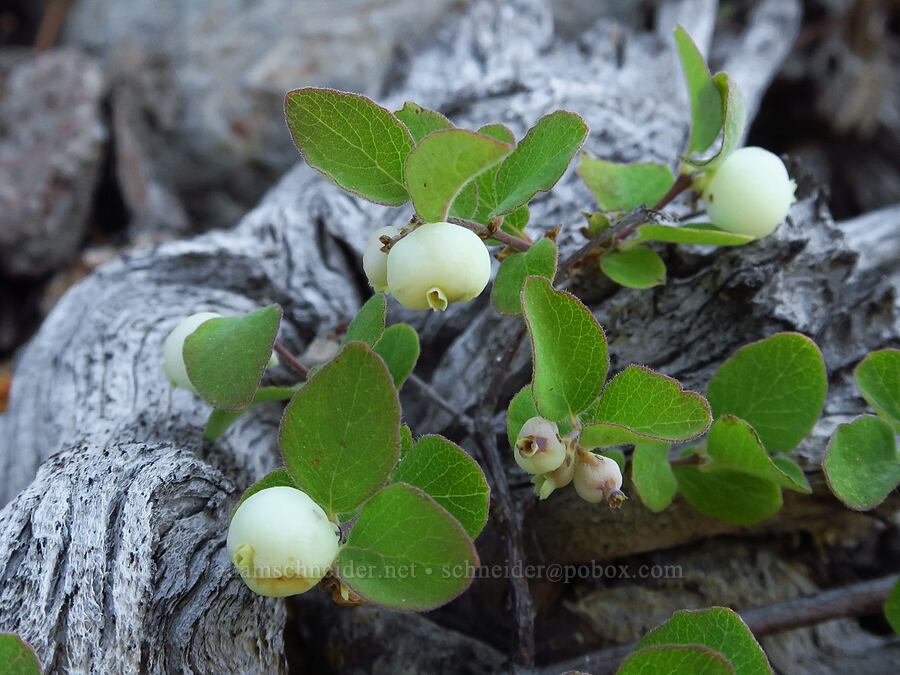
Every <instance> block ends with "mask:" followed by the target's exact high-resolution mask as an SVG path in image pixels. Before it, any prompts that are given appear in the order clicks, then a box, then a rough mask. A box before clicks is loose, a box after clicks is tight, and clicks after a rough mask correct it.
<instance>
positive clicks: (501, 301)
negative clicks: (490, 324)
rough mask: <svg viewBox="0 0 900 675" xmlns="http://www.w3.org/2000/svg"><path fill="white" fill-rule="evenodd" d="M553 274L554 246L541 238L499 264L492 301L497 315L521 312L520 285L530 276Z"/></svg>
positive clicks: (554, 261)
mask: <svg viewBox="0 0 900 675" xmlns="http://www.w3.org/2000/svg"><path fill="white" fill-rule="evenodd" d="M555 274H556V245H555V244H554V243H553V242H552V241H550V240H549V239H541V240H540V241H538V242H537V243H535V244H534V245H533V246H532V247H531V248H529V249H528V250H527V251H525V252H524V253H516V254H513V255H511V256H509V257H508V258H506V259H505V260H504V261H503V262H502V263H500V269H499V270H498V271H497V278H496V279H495V280H494V288H493V289H492V290H491V302H492V304H493V305H494V309H496V310H497V311H498V312H499V313H500V314H506V315H507V316H521V315H522V286H523V284H524V283H525V278H526V277H529V276H540V277H546V278H547V279H553V277H554V275H555Z"/></svg>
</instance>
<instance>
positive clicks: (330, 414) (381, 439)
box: [279, 342, 400, 514]
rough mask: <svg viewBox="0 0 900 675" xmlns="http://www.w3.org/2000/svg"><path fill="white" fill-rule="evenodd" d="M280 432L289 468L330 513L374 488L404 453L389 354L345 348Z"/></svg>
mask: <svg viewBox="0 0 900 675" xmlns="http://www.w3.org/2000/svg"><path fill="white" fill-rule="evenodd" d="M279 439H280V443H281V452H282V454H283V455H284V463H285V466H286V467H287V469H288V471H290V472H291V475H292V476H293V477H294V480H295V481H296V482H297V485H299V486H300V488H301V489H302V490H303V491H304V492H306V493H307V494H308V495H309V496H310V497H311V498H312V499H313V501H315V502H316V503H317V504H319V506H321V507H322V508H323V509H325V512H326V513H328V514H334V513H347V512H349V511H352V510H353V509H354V508H356V507H357V506H358V505H359V504H360V503H362V502H363V501H364V500H365V499H367V498H368V497H370V496H371V495H372V494H374V493H375V492H376V490H378V488H380V487H381V486H382V485H383V484H384V482H385V480H386V479H387V477H388V476H389V475H390V473H391V470H392V469H393V468H394V464H396V462H397V458H398V456H399V452H400V403H399V402H398V400H397V390H396V389H394V383H393V381H392V379H391V375H390V373H389V372H388V369H387V368H386V367H385V365H384V362H383V361H382V360H381V358H379V357H378V356H377V355H375V353H374V352H372V351H371V350H370V349H369V348H368V347H367V346H366V345H364V344H362V343H359V342H351V343H350V344H348V345H347V346H346V347H344V350H343V351H342V352H341V353H340V354H339V355H338V356H337V357H336V358H335V359H334V360H333V361H331V362H330V363H329V364H327V365H326V366H325V367H324V368H322V369H321V370H320V371H319V372H318V373H316V374H315V375H314V376H313V377H312V378H311V379H310V380H309V382H307V384H306V386H304V387H303V389H301V390H300V391H299V392H297V395H296V396H294V398H293V399H292V400H291V402H290V404H288V407H287V409H286V410H285V411H284V418H283V419H282V421H281V429H280V434H279Z"/></svg>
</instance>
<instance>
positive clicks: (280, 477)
mask: <svg viewBox="0 0 900 675" xmlns="http://www.w3.org/2000/svg"><path fill="white" fill-rule="evenodd" d="M271 487H290V488H294V489H296V490H299V489H300V487H299V486H298V485H297V483H296V481H294V479H293V478H292V477H291V474H290V472H289V471H288V470H287V469H276V470H275V471H273V472H272V473H270V474H267V475H266V476H265V477H264V478H263V479H262V480H261V481H259V482H258V483H254V484H253V485H251V486H250V487H248V488H247V491H246V492H244V494H243V495H241V499H240V501H239V502H238V503H237V504H235V505H234V508H233V509H232V510H231V517H232V518H234V514H235V512H236V511H237V510H238V507H239V506H240V505H241V504H243V503H244V502H245V501H247V498H248V497H251V496H252V495H255V494H256V493H257V492H259V491H260V490H266V489H267V488H271ZM229 522H230V521H229Z"/></svg>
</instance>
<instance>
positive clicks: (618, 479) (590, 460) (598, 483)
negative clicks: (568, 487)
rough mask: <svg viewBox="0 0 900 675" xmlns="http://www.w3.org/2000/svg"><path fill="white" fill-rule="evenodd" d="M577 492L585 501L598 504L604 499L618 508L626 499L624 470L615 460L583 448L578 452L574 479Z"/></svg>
mask: <svg viewBox="0 0 900 675" xmlns="http://www.w3.org/2000/svg"><path fill="white" fill-rule="evenodd" d="M573 483H574V485H575V492H577V493H578V496H579V497H581V498H582V499H583V500H584V501H586V502H590V503H591V504H596V503H597V502H601V501H603V500H604V499H605V500H606V501H607V503H608V504H609V505H610V506H611V507H613V508H617V507H619V506H621V505H622V502H624V501H625V499H626V497H625V494H624V493H623V492H622V490H621V489H620V488H621V487H622V471H621V470H620V469H619V465H618V464H617V463H616V462H615V460H612V459H609V457H603V456H602V455H595V454H594V453H592V452H587V451H586V450H582V451H581V452H579V453H578V461H577V462H576V465H575V477H574V479H573Z"/></svg>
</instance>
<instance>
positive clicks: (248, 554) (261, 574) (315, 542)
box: [226, 486, 340, 598]
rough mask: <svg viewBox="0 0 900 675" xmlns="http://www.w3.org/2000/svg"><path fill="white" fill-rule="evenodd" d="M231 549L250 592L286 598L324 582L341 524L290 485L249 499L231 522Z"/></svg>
mask: <svg viewBox="0 0 900 675" xmlns="http://www.w3.org/2000/svg"><path fill="white" fill-rule="evenodd" d="M226 548H227V549H228V557H229V558H231V561H232V562H233V563H234V564H235V566H236V567H237V568H238V571H239V572H240V574H241V578H242V579H243V580H244V583H246V584H247V586H249V587H250V590H252V591H254V592H256V593H259V594H260V595H266V596H269V597H273V598H280V597H284V596H286V595H297V594H298V593H305V592H306V591H308V590H309V589H310V588H312V587H313V586H315V585H316V584H317V583H319V581H320V580H321V579H322V578H323V577H324V576H325V575H326V574H327V573H328V571H329V570H330V569H331V565H332V564H333V563H334V560H335V558H337V554H338V550H339V548H340V546H339V539H338V529H337V526H336V525H335V524H334V523H332V522H331V521H330V520H328V516H326V515H325V512H324V511H323V510H322V508H321V507H320V506H319V505H318V504H316V503H315V502H314V501H313V500H312V499H310V498H309V496H308V495H307V494H306V493H305V492H302V491H300V490H297V489H295V488H292V487H286V486H285V487H271V488H266V489H265V490H260V491H259V492H257V493H255V494H252V495H250V496H249V497H248V498H247V499H245V500H244V502H243V503H242V504H241V505H240V506H239V507H238V508H237V511H235V513H234V517H232V519H231V525H230V526H229V527H228V539H227V541H226Z"/></svg>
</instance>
